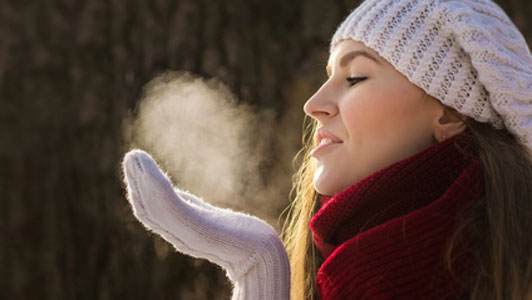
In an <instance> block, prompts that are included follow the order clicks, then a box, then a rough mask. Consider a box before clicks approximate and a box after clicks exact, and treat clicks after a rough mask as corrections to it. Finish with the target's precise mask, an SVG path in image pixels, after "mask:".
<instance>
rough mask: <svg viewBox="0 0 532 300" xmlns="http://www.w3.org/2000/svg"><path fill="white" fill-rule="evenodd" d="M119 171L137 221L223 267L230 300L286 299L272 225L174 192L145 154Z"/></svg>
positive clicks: (283, 262) (280, 249)
mask: <svg viewBox="0 0 532 300" xmlns="http://www.w3.org/2000/svg"><path fill="white" fill-rule="evenodd" d="M123 168H124V174H125V181H126V183H127V191H128V199H129V202H130V204H131V206H132V208H133V213H134V215H135V216H136V217H137V219H138V220H139V221H140V222H141V223H142V224H144V226H146V227H147V228H148V229H150V230H152V231H153V232H155V233H157V234H159V235H161V236H162V237H163V238H164V239H165V240H167V241H168V242H170V243H171V244H172V245H173V246H174V247H175V248H176V249H177V250H178V251H180V252H182V253H184V254H187V255H190V256H193V257H196V258H203V259H207V260H209V261H211V262H213V263H215V264H218V265H220V266H221V267H223V268H224V269H225V270H226V271H227V275H228V277H229V279H230V280H231V281H232V282H233V284H234V286H233V296H232V299H233V300H244V299H270V300H274V299H275V300H279V299H280V300H283V299H286V300H287V299H289V296H290V266H289V262H288V257H287V255H286V250H285V249H284V246H283V244H282V242H281V240H280V239H279V236H278V235H277V233H276V232H275V230H274V229H273V228H272V227H271V226H270V225H268V224H267V223H265V222H264V221H262V220H260V219H258V218H256V217H253V216H250V215H246V214H243V213H239V212H234V211H231V210H229V209H221V208H218V207H214V206H211V205H210V204H208V203H206V202H204V201H202V200H201V199H199V198H197V197H195V196H194V195H192V194H189V193H186V192H184V191H181V190H179V189H175V190H174V188H173V187H172V185H171V183H170V181H169V179H168V178H167V177H166V176H165V175H164V174H163V173H162V172H161V171H160V170H159V168H158V167H157V165H156V164H155V162H154V161H153V160H152V158H151V157H150V156H149V155H148V154H146V153H145V152H142V151H139V150H133V151H130V152H129V153H127V154H126V156H125V158H124V162H123Z"/></svg>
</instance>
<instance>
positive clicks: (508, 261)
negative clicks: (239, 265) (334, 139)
mask: <svg viewBox="0 0 532 300" xmlns="http://www.w3.org/2000/svg"><path fill="white" fill-rule="evenodd" d="M465 123H466V126H467V129H466V134H469V135H470V137H471V138H472V141H473V143H474V145H475V146H476V148H477V149H478V154H479V157H480V158H481V161H482V165H483V169H484V181H485V193H484V197H482V198H481V199H478V201H477V202H476V203H475V205H474V206H473V208H471V209H470V210H468V211H467V213H466V214H464V216H461V218H460V219H459V221H458V223H459V225H458V226H457V228H456V230H455V232H454V234H453V235H452V236H451V237H450V239H449V243H448V247H447V249H446V250H447V251H446V256H445V262H446V263H447V265H448V266H449V267H450V268H451V271H452V262H453V259H454V254H455V251H454V250H455V249H456V248H460V245H462V244H461V241H463V239H464V237H471V236H472V235H474V236H475V238H476V241H478V243H477V244H475V245H476V247H475V248H474V249H473V253H472V254H473V257H475V258H476V259H477V262H476V264H477V266H478V268H477V269H476V270H475V271H474V273H473V275H472V277H471V278H469V280H467V281H466V282H467V284H468V286H466V288H467V289H468V291H470V299H472V300H481V299H482V300H490V299H492V300H503V299H504V300H507V299H511V300H523V299H532V158H531V156H530V153H529V152H527V150H526V148H525V147H524V146H522V145H521V144H519V143H518V142H517V141H516V139H515V138H514V137H513V136H512V135H511V134H510V133H509V132H508V131H507V130H506V129H500V130H497V129H495V128H493V127H492V126H491V125H488V124H483V123H479V122H476V121H474V120H472V119H467V120H466V122H465ZM316 125H317V124H316V122H315V121H310V122H309V120H306V121H305V125H304V133H303V148H302V150H301V151H300V152H299V153H298V156H296V159H298V158H300V160H301V162H300V167H299V169H298V172H297V173H296V174H295V175H294V177H293V183H294V186H293V192H294V193H295V195H294V197H293V198H294V200H293V201H292V203H291V205H290V206H289V207H288V214H287V219H286V222H285V224H284V226H283V234H282V236H283V240H284V242H285V245H286V248H287V251H288V255H289V258H290V266H291V272H292V273H291V284H292V286H291V297H290V299H292V300H308V299H317V296H316V287H315V279H316V272H317V269H318V267H319V265H320V264H321V261H320V260H321V256H320V255H319V254H318V253H317V251H316V248H315V246H314V243H313V242H312V237H311V233H310V228H309V222H310V219H311V218H312V216H313V215H314V213H315V212H316V208H317V206H316V202H317V199H316V197H317V194H316V192H315V191H314V187H313V183H312V179H313V174H314V170H315V165H314V163H313V160H312V159H311V157H310V155H309V152H310V149H311V148H312V147H313V146H314V145H315V144H316V141H314V140H313V135H312V134H313V133H314V130H315V129H316Z"/></svg>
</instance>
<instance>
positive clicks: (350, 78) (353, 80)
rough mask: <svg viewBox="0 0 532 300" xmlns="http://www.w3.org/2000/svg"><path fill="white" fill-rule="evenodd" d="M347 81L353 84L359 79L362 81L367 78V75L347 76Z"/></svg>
mask: <svg viewBox="0 0 532 300" xmlns="http://www.w3.org/2000/svg"><path fill="white" fill-rule="evenodd" d="M346 79H347V81H348V82H349V85H350V86H353V85H355V84H357V83H359V82H361V81H364V80H366V79H368V78H367V77H347V78H346Z"/></svg>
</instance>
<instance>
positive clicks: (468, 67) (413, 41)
mask: <svg viewBox="0 0 532 300" xmlns="http://www.w3.org/2000/svg"><path fill="white" fill-rule="evenodd" d="M343 39H352V40H355V41H359V42H362V43H364V44H365V45H366V46H367V47H369V48H371V49H373V50H375V51H376V52H377V53H379V55H380V56H381V57H383V58H384V59H386V60H387V61H388V62H390V63H391V64H392V65H393V66H394V67H395V68H396V69H397V70H398V71H399V72H401V73H402V74H403V75H405V76H406V77H407V78H408V79H409V80H410V81H411V82H412V83H414V84H415V85H417V86H419V87H420V88H422V89H423V90H425V92H427V93H428V94H429V95H431V96H433V97H435V98H436V99H439V100H440V101H441V102H442V103H443V104H445V105H447V106H450V107H452V108H454V109H456V110H457V111H459V112H460V113H462V114H464V115H467V116H470V117H472V118H474V119H475V120H477V121H479V122H484V123H485V122H488V123H490V124H492V125H493V126H494V127H495V128H502V127H503V126H506V128H507V129H508V130H509V131H510V132H511V133H512V134H514V135H515V136H516V138H517V140H518V141H519V142H521V143H522V144H524V145H526V146H527V148H528V149H529V151H530V152H531V153H532V55H531V54H530V50H529V48H528V46H527V44H526V41H525V39H524V38H523V36H522V35H521V33H520V32H519V30H518V29H517V28H516V27H515V25H514V24H513V23H512V21H511V20H510V18H509V17H508V16H507V15H506V14H505V13H504V11H503V10H502V9H501V8H500V7H499V6H497V5H496V4H495V3H493V2H492V1H490V0H366V1H365V2H363V3H362V4H361V5H360V6H359V7H358V8H357V9H355V10H354V11H353V12H352V13H351V14H350V15H349V16H348V17H347V18H346V20H345V21H344V22H343V23H342V24H341V25H340V26H339V27H338V29H337V31H336V33H335V34H334V36H333V38H332V41H331V49H330V50H331V52H332V50H333V48H334V46H335V45H336V43H338V42H339V41H340V40H343Z"/></svg>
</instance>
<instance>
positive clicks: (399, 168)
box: [310, 135, 484, 300]
mask: <svg viewBox="0 0 532 300" xmlns="http://www.w3.org/2000/svg"><path fill="white" fill-rule="evenodd" d="M469 141H470V140H469V139H468V138H467V136H465V135H459V136H455V137H453V138H452V139H449V140H447V141H445V142H442V143H440V144H436V145H434V146H432V147H430V148H428V149H427V150H425V151H422V152H420V153H419V154H416V155H414V156H412V157H410V158H407V159H405V160H402V161H399V162H397V163H394V164H392V165H390V166H388V167H386V168H384V169H382V170H380V171H377V172H376V173H374V174H372V175H371V176H369V177H367V178H365V179H364V180H362V181H360V182H358V183H356V184H354V185H353V186H351V187H350V188H348V189H346V190H345V191H343V192H341V193H339V194H337V195H335V196H334V197H332V198H330V199H329V200H328V201H327V202H326V203H324V204H323V205H322V207H321V208H320V210H319V211H318V212H317V213H316V215H315V216H314V217H313V218H312V220H311V225H310V226H311V229H312V233H313V239H314V241H315V243H316V246H317V247H318V249H319V250H320V252H321V254H322V256H323V257H324V258H325V262H324V263H323V264H322V265H321V267H320V269H319V270H318V275H317V285H318V290H319V292H320V294H321V299H322V300H328V299H331V300H332V299H335V300H341V299H371V300H384V299H427V300H428V299H431V300H435V299H439V300H441V299H465V298H464V295H467V289H464V288H462V286H461V283H460V282H459V280H460V279H462V278H468V277H470V275H471V272H472V271H473V270H474V268H475V266H474V264H473V260H471V259H470V255H469V254H468V252H465V248H464V249H460V250H459V251H458V252H456V253H461V255H459V256H457V257H455V259H454V260H453V262H454V264H453V266H454V267H455V268H454V269H453V271H454V272H455V273H454V274H453V275H451V274H450V273H449V272H448V270H447V269H446V267H445V260H444V252H445V247H446V242H447V239H448V238H449V236H450V235H451V234H452V232H453V230H454V225H455V222H456V220H457V218H458V217H457V216H460V212H461V211H462V210H464V209H466V208H467V207H468V206H469V205H470V204H472V203H474V201H476V200H477V199H478V198H479V197H481V195H482V194H483V190H484V181H483V173H482V167H481V162H480V159H479V158H478V157H477V156H476V152H475V151H474V150H473V148H471V143H470V142H469ZM464 153H467V154H464ZM468 243H469V245H467V247H468V248H469V247H471V248H472V249H474V239H473V238H471V239H470V241H468Z"/></svg>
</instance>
